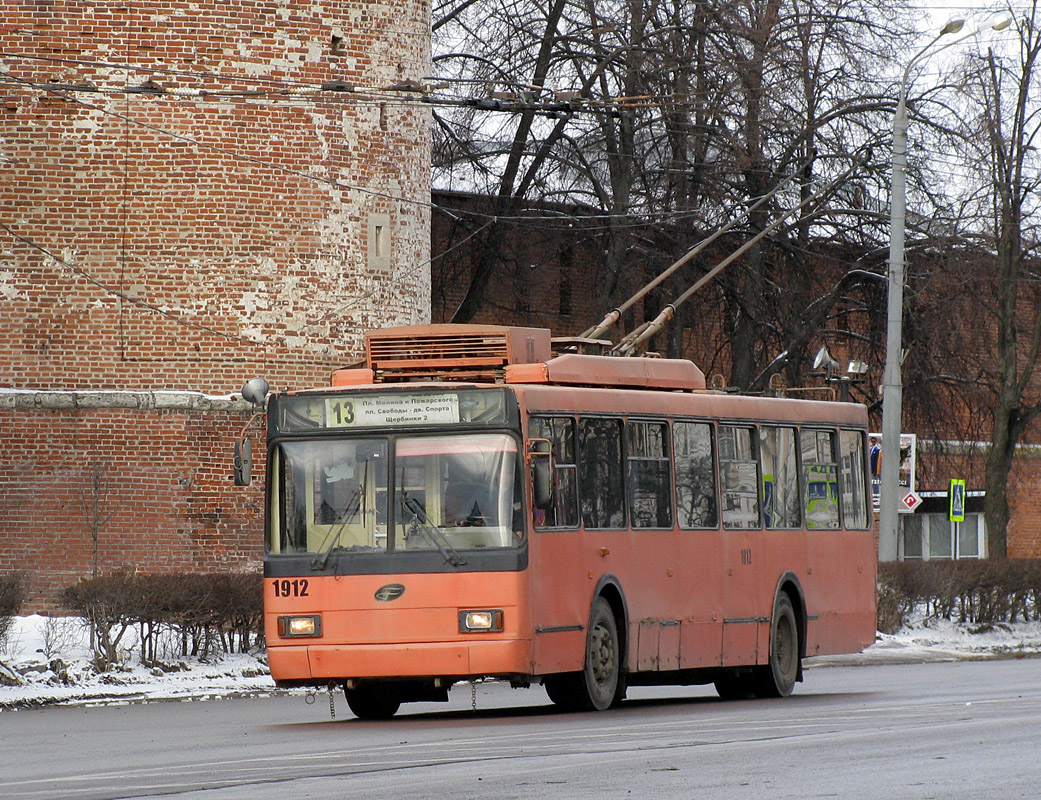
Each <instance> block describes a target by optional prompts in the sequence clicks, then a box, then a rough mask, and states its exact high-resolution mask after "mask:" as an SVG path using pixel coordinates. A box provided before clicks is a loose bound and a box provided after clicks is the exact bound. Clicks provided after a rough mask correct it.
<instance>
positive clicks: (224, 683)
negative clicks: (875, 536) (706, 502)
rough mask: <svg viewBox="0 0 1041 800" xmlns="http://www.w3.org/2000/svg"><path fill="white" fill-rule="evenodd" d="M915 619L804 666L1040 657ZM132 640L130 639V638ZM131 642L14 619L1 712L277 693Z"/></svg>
mask: <svg viewBox="0 0 1041 800" xmlns="http://www.w3.org/2000/svg"><path fill="white" fill-rule="evenodd" d="M977 628H978V626H972V625H960V624H956V623H953V622H949V621H948V620H942V619H941V620H937V619H932V618H929V617H926V616H924V615H916V616H915V617H913V618H911V619H909V620H908V623H907V624H906V625H905V626H904V627H903V628H902V629H901V630H900V631H899V632H897V633H895V634H893V635H886V634H879V635H878V639H877V640H876V642H875V644H873V645H872V646H871V647H869V648H868V649H867V650H865V651H864V652H863V653H861V654H858V655H852V656H824V657H818V658H813V659H809V660H808V662H807V663H808V666H827V665H829V664H883V663H909V662H917V661H939V660H942V661H953V660H961V659H972V658H1015V657H1027V656H1039V655H1041V622H1037V621H1035V622H1019V623H1016V624H1011V625H1010V624H1005V623H999V624H997V625H994V626H991V627H990V628H988V629H986V630H978V629H977ZM128 635H129V634H128ZM135 644H136V642H135V641H134V640H130V641H124V642H123V643H122V645H123V647H125V648H126V658H125V661H124V663H123V664H122V665H121V666H120V667H119V668H118V669H115V670H112V671H110V672H107V673H101V674H99V673H97V672H96V671H95V670H94V669H93V667H92V666H91V664H90V651H89V648H88V640H87V633H86V629H85V628H84V626H83V625H82V622H81V621H80V620H78V619H74V618H64V617H41V616H38V615H34V616H30V617H17V618H15V620H14V624H13V625H12V629H11V630H10V632H9V633H8V636H7V641H6V642H3V643H0V712H3V711H10V710H14V709H18V708H27V707H33V706H40V705H51V704H57V703H62V704H77V705H97V704H110V703H125V702H134V701H147V700H175V699H188V698H190V699H198V700H201V699H211V698H218V697H229V696H241V695H264V694H271V693H273V692H276V691H278V690H277V689H276V688H275V684H274V681H272V680H271V676H270V675H269V673H268V669H267V664H266V661H265V657H264V653H263V651H261V652H259V653H255V654H245V653H236V654H222V655H219V656H214V657H212V658H205V659H201V658H197V657H196V658H188V657H184V656H168V657H161V659H160V660H161V662H162V666H161V667H151V668H149V667H145V666H143V665H141V664H140V663H138V658H137V654H136V653H135V652H134V645H135Z"/></svg>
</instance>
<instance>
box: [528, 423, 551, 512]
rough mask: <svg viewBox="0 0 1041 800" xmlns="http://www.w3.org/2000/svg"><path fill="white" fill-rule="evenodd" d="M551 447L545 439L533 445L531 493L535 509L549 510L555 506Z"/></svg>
mask: <svg viewBox="0 0 1041 800" xmlns="http://www.w3.org/2000/svg"><path fill="white" fill-rule="evenodd" d="M551 467H552V463H551V461H550V445H549V442H548V441H546V440H545V439H539V440H536V441H533V442H532V443H531V491H532V499H533V501H534V503H535V508H540V509H543V510H545V509H547V508H550V507H551V506H552V505H553V477H552V469H551Z"/></svg>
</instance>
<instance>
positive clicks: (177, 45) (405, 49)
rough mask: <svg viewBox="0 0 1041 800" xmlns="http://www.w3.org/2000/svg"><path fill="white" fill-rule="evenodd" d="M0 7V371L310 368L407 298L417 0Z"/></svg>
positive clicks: (420, 15)
mask: <svg viewBox="0 0 1041 800" xmlns="http://www.w3.org/2000/svg"><path fill="white" fill-rule="evenodd" d="M0 9H2V10H3V12H4V13H3V16H2V17H0V20H2V22H0V47H2V48H3V51H4V52H5V53H6V54H7V55H6V56H5V67H6V68H7V69H8V72H7V73H6V75H7V76H8V78H9V80H7V81H6V82H5V83H4V85H3V88H2V89H0V92H2V94H0V148H2V149H0V160H2V161H3V169H4V175H5V180H4V181H3V184H2V186H0V220H3V221H4V223H5V225H6V226H7V227H8V229H9V230H3V229H0V257H2V265H0V297H2V298H3V299H4V315H3V320H2V322H0V354H2V355H3V356H4V357H3V358H2V359H0V386H13V387H18V388H68V387H77V388H128V387H130V388H149V389H151V388H157V387H162V388H170V389H192V390H198V389H202V390H206V391H232V390H234V389H237V388H238V387H239V386H240V385H241V383H242V379H243V377H248V376H250V375H253V374H258V373H260V372H264V373H265V374H267V375H268V376H269V377H270V378H271V379H273V381H274V382H277V383H279V384H291V385H296V384H300V383H314V382H315V381H318V380H325V379H326V377H327V375H328V373H329V371H330V369H332V368H334V367H337V366H340V365H342V364H343V363H345V362H349V361H351V360H353V359H354V358H355V357H356V356H357V353H358V351H359V347H360V342H361V339H360V331H361V330H363V329H365V328H368V327H374V326H382V325H388V324H405V323H409V322H422V321H426V318H427V315H428V307H429V304H428V296H429V277H428V273H427V270H426V269H424V268H423V267H424V265H425V264H426V261H427V259H428V254H429V213H428V211H427V204H428V203H429V116H428V113H427V111H426V110H425V109H423V108H420V107H418V106H416V105H414V104H409V103H408V102H407V98H408V97H410V96H411V95H409V94H408V93H404V92H401V91H392V90H389V89H388V87H390V86H392V85H394V84H398V83H400V82H402V81H409V80H413V81H414V80H418V79H421V78H422V77H424V76H426V75H428V74H429V57H430V56H429V22H428V15H429V10H428V6H427V4H426V3H425V2H422V1H421V0H416V1H415V2H384V3H380V2H370V1H369V0H354V1H353V2H344V3H336V4H322V3H312V4H303V3H297V2H284V3H277V4H273V3H263V2H250V0H240V2H228V3H226V2H220V3H217V2H212V1H211V2H206V1H205V0H204V2H200V3H186V2H144V3H137V4H134V5H133V6H125V5H119V4H114V5H113V4H108V5H102V6H94V5H91V4H84V3H78V2H72V1H71V0H70V1H69V2H61V0H57V1H56V2H52V3H47V4H46V5H40V4H38V3H30V2H19V1H17V0H16V1H15V2H11V0H0ZM149 81H150V82H151V84H152V85H155V86H159V87H162V89H163V93H162V94H148V93H134V92H131V93H127V92H126V91H125V90H126V89H127V88H128V87H131V88H134V87H142V86H146V85H147V82H149ZM331 82H340V83H341V84H343V85H350V86H353V87H357V90H356V91H350V92H332V91H321V90H319V89H318V87H320V86H322V85H327V84H329V83H331ZM73 86H78V87H87V88H88V89H96V90H97V91H87V90H79V91H74V90H72V89H71V88H70V87H73ZM375 214H381V215H386V216H387V218H388V220H389V222H390V234H391V236H390V246H391V254H392V259H391V263H390V264H389V265H388V264H374V263H373V262H372V260H371V259H370V258H369V254H368V249H367V231H368V225H369V220H370V219H371V217H372V215H375Z"/></svg>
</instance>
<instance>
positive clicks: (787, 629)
mask: <svg viewBox="0 0 1041 800" xmlns="http://www.w3.org/2000/svg"><path fill="white" fill-rule="evenodd" d="M799 645H800V642H799V624H798V622H796V620H795V609H794V608H793V607H792V601H791V599H790V598H789V597H788V595H787V594H785V593H783V592H782V593H781V594H780V595H779V596H778V598H777V605H776V606H775V607H774V615H773V620H772V622H771V624H770V663H769V664H768V665H767V666H765V667H760V668H759V674H758V675H757V680H756V686H755V693H756V695H757V696H758V697H787V696H788V695H790V694H791V693H792V689H794V688H795V681H796V680H797V679H798V677H799V661H800V657H799V650H800V647H799Z"/></svg>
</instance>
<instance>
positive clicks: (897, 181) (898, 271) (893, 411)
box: [878, 14, 1012, 561]
mask: <svg viewBox="0 0 1041 800" xmlns="http://www.w3.org/2000/svg"><path fill="white" fill-rule="evenodd" d="M1011 22H1012V17H1011V16H1010V15H1008V14H1002V15H1000V16H999V17H997V18H995V19H993V20H992V21H991V24H990V25H989V26H987V27H989V28H990V29H992V30H997V31H1000V30H1004V29H1005V28H1007V27H1008V26H1009V24H1010V23H1011ZM963 24H964V20H961V19H954V20H951V21H950V22H948V23H947V25H945V26H944V28H943V30H941V31H940V33H939V34H938V35H937V36H936V38H934V39H933V40H932V41H931V42H929V44H927V45H926V46H925V47H923V48H922V49H921V50H919V51H918V52H917V53H916V54H915V56H914V58H912V59H911V60H910V61H909V62H908V64H907V68H906V69H904V75H903V78H902V79H901V81H900V100H899V102H898V103H897V107H896V114H894V115H893V194H892V200H891V201H890V212H889V213H890V233H889V302H888V305H887V307H886V366H885V372H884V374H883V376H882V463H881V465H880V468H881V470H882V482H881V486H880V487H879V498H878V500H879V514H878V560H879V561H895V560H896V559H897V557H898V556H899V550H900V547H899V531H900V529H899V519H900V516H899V513H900V512H899V503H900V500H901V498H900V497H899V495H898V491H899V486H900V480H899V472H900V430H901V428H900V420H901V416H902V414H901V412H902V406H903V393H904V387H903V383H902V381H901V377H900V367H901V364H902V362H903V347H902V343H901V336H902V329H903V322H904V225H905V217H906V198H905V192H906V187H907V82H908V76H909V75H910V74H911V68H912V67H913V66H914V65H915V64H916V63H918V61H919V60H920V59H922V58H923V57H924V56H925V55H926V53H927V52H928V51H929V50H930V48H932V46H933V45H934V44H936V42H937V41H938V40H939V39H940V38H941V37H943V36H946V35H947V34H951V33H958V32H959V31H960V30H961V28H962V25H963ZM981 30H982V29H981V28H975V29H973V30H971V31H969V32H967V33H965V34H964V35H962V36H959V37H958V38H957V39H955V40H953V41H950V42H947V43H946V44H944V45H942V46H940V47H938V48H937V49H936V50H934V51H933V52H932V53H930V55H935V54H936V53H938V52H940V51H941V50H945V49H946V48H948V47H950V46H951V45H955V44H957V43H958V42H960V41H963V40H965V39H967V38H969V37H970V36H975V35H976V34H978V33H980V31H981Z"/></svg>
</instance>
